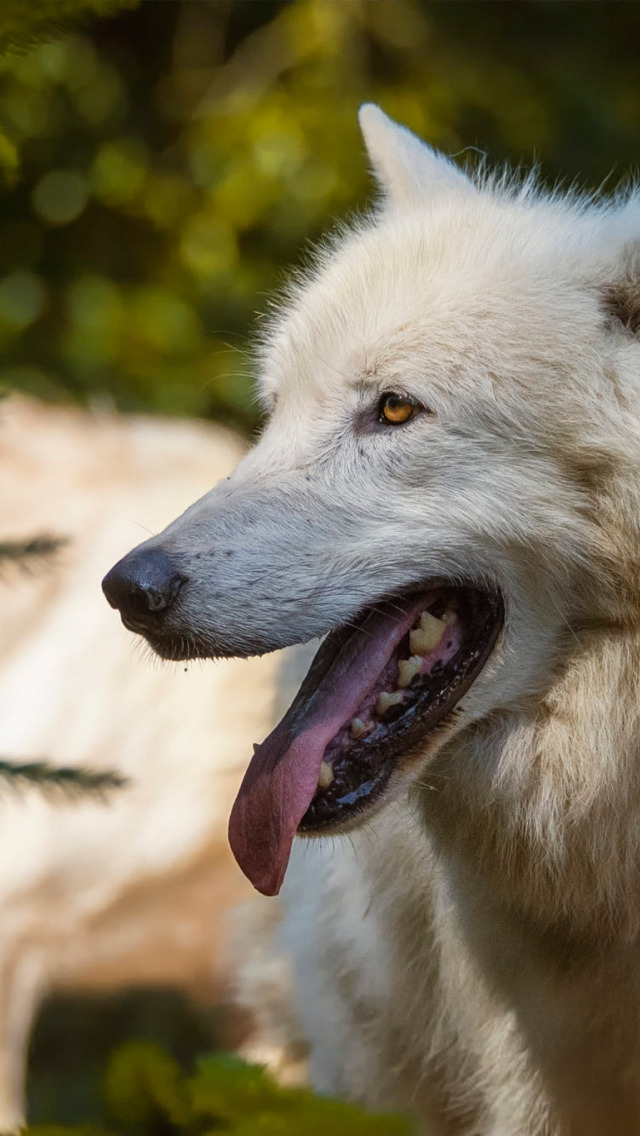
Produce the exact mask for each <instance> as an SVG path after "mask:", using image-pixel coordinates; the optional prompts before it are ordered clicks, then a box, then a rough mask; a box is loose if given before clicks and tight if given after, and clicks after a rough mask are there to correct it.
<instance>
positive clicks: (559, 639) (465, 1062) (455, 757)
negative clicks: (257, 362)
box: [151, 108, 640, 1136]
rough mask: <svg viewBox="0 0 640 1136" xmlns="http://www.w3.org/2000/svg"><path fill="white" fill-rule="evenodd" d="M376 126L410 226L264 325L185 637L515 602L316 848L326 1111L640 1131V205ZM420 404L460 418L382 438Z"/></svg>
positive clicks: (426, 421)
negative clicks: (449, 604) (362, 1108)
mask: <svg viewBox="0 0 640 1136" xmlns="http://www.w3.org/2000/svg"><path fill="white" fill-rule="evenodd" d="M362 124H363V128H364V133H365V141H366V143H367V147H368V149H369V152H370V157H371V161H372V164H373V166H374V169H375V170H376V172H377V176H378V177H379V178H380V180H381V182H382V191H383V196H382V203H381V206H380V207H379V209H378V210H377V211H376V213H375V214H374V215H373V216H372V217H370V218H368V219H364V220H362V221H360V222H359V223H357V224H356V225H355V226H354V227H353V228H352V229H351V230H350V231H348V232H347V233H345V234H342V235H341V236H340V237H338V238H336V239H334V240H332V241H330V242H329V243H328V244H327V246H326V247H325V248H324V250H323V251H322V252H321V253H320V255H319V257H318V262H317V267H316V269H315V270H314V271H313V272H312V273H311V274H310V275H309V278H308V279H307V280H306V281H305V282H304V283H303V284H302V286H300V287H297V288H295V289H292V291H291V294H290V297H289V300H288V302H287V303H286V304H285V306H284V309H283V311H282V313H281V314H280V316H279V317H278V318H277V319H276V320H275V321H274V322H273V324H272V326H271V328H270V329H269V332H268V334H267V335H266V336H265V340H264V345H263V350H262V354H261V389H262V394H263V398H264V401H265V404H266V406H267V407H268V408H269V409H270V410H271V415H270V421H269V424H268V426H267V428H266V430H265V432H264V434H263V436H262V438H261V439H260V441H259V442H258V444H257V445H256V447H255V448H254V450H253V451H252V452H251V453H250V454H249V455H248V456H247V457H246V458H245V459H244V460H243V462H242V463H241V464H240V466H239V467H238V469H237V470H236V472H235V473H234V474H233V476H232V477H231V479H230V480H229V481H227V482H225V483H224V484H223V485H222V486H220V487H218V488H217V489H215V490H214V491H212V493H211V494H209V495H208V496H207V497H205V498H203V500H202V501H201V502H199V503H198V504H197V505H195V506H193V507H192V509H191V510H189V511H188V512H187V513H186V514H185V515H184V517H182V518H180V519H179V520H178V521H176V522H175V523H174V524H173V525H172V526H170V528H169V529H168V530H167V531H166V533H165V534H162V536H161V537H159V538H156V540H155V541H152V542H151V543H156V544H157V543H160V544H161V545H162V546H163V547H165V548H166V549H167V551H168V552H169V554H170V555H172V556H173V557H174V558H175V560H176V562H177V563H178V564H179V565H180V566H181V567H182V569H183V571H184V573H185V574H186V575H187V576H188V577H189V584H188V586H187V588H186V590H185V594H184V596H182V594H181V598H180V604H179V605H178V609H177V610H176V611H175V613H173V614H172V616H171V620H172V628H173V631H174V632H175V633H178V634H182V633H185V634H191V633H193V634H197V635H198V637H199V640H198V641H199V644H200V647H201V650H202V653H206V652H207V651H209V653H215V652H216V650H220V649H224V650H227V651H232V652H233V651H236V652H238V653H248V652H250V651H255V650H269V649H271V648H273V647H276V646H281V645H284V644H286V643H291V642H296V641H301V640H305V639H308V638H310V637H311V636H313V635H318V634H322V633H323V632H325V631H326V630H327V629H328V628H329V627H331V626H334V625H335V624H337V623H340V622H342V621H344V620H348V619H349V618H350V617H352V616H353V614H354V613H355V612H357V611H358V610H359V609H360V608H361V607H362V605H363V604H367V603H372V602H375V600H376V599H377V598H379V597H380V596H382V595H385V594H390V593H391V594H393V593H395V592H397V591H400V590H402V589H403V588H405V587H407V586H410V585H414V586H415V585H416V584H417V583H419V582H420V581H423V580H428V579H430V578H432V577H437V578H441V577H444V578H445V579H449V580H451V581H460V580H462V581H464V580H468V579H469V578H471V579H473V580H475V581H478V582H485V583H487V584H489V585H491V586H493V587H495V588H498V589H500V591H501V593H502V595H503V597H504V600H505V604H506V622H505V626H504V631H503V634H502V636H501V639H500V641H499V643H498V646H497V648H496V649H495V650H494V652H493V655H492V657H491V659H490V661H489V662H488V664H487V665H486V666H485V668H484V670H483V671H482V673H481V674H480V676H479V678H478V679H477V680H476V682H475V683H474V685H473V686H472V687H471V689H470V691H469V692H468V694H467V695H466V696H465V697H464V699H463V701H462V704H461V708H460V711H461V712H460V713H459V715H458V717H457V718H456V721H455V724H454V726H453V727H451V729H450V730H449V732H448V734H447V736H446V737H445V738H443V739H441V742H440V745H439V748H437V749H436V751H435V752H434V749H433V746H432V745H431V746H430V745H429V744H428V743H427V741H425V757H424V761H423V762H422V764H420V763H418V764H417V765H416V764H415V763H414V764H412V765H410V766H408V767H407V768H404V769H401V770H400V771H399V773H398V775H397V776H396V778H395V781H394V785H393V794H392V799H390V800H389V801H388V803H387V807H386V808H385V809H384V810H383V811H381V812H379V813H378V814H377V815H375V816H371V817H370V818H369V820H368V821H366V822H364V823H363V824H362V826H361V827H360V828H359V829H358V830H356V831H354V832H352V833H351V834H350V836H349V838H348V839H347V838H345V837H337V838H335V839H334V840H332V841H329V842H326V841H317V842H300V843H298V844H297V845H296V846H295V849H294V855H293V858H292V862H291V865H290V868H289V872H288V876H287V878H286V881H285V886H284V890H283V901H284V909H285V916H284V925H283V930H282V937H281V943H280V949H283V950H286V951H287V952H289V953H290V955H291V958H292V960H293V966H294V972H295V974H296V976H297V997H298V1004H299V1015H300V1022H301V1027H302V1031H303V1033H304V1034H305V1036H306V1037H307V1039H308V1041H309V1045H310V1054H311V1068H312V1073H313V1078H314V1081H315V1083H316V1084H317V1085H318V1087H319V1088H321V1089H322V1090H323V1091H327V1092H332V1093H339V1094H345V1095H347V1096H349V1097H351V1098H354V1099H357V1100H360V1101H363V1102H364V1103H365V1104H367V1105H369V1106H371V1107H406V1108H413V1109H415V1110H416V1112H417V1113H418V1115H419V1116H420V1117H421V1118H422V1119H423V1121H424V1122H425V1124H428V1122H430V1124H431V1127H429V1128H428V1130H429V1132H431V1133H438V1134H444V1133H447V1134H451V1133H458V1134H464V1136H473V1134H475V1136H543V1134H544V1136H549V1134H554V1136H560V1134H561V1136H595V1134H598V1136H602V1134H603V1133H605V1132H606V1133H608V1132H615V1133H616V1134H617V1136H631V1134H632V1133H637V1132H638V1131H640V967H639V963H640V939H639V936H640V714H639V705H640V700H639V694H640V690H639V686H640V678H639V676H640V638H639V618H640V569H639V565H640V398H639V396H640V344H639V343H638V340H637V338H636V337H635V335H634V330H635V329H636V328H637V327H638V323H639V321H640V284H639V280H640V257H639V255H638V248H639V247H640V200H639V199H638V197H637V195H636V196H634V195H630V196H628V197H627V198H626V199H624V200H619V201H618V202H613V203H599V202H591V201H588V200H583V199H580V198H578V197H573V198H572V197H566V196H563V195H561V194H551V195H549V194H545V193H542V192H538V191H537V190H536V188H535V186H534V185H533V184H532V183H531V182H530V181H529V182H526V183H525V184H524V185H518V184H511V183H509V182H508V180H505V179H504V178H502V179H500V178H498V179H495V180H493V181H492V180H491V179H489V178H486V177H477V178H475V179H467V178H465V176H464V175H463V174H461V173H460V171H456V170H455V169H454V168H453V167H452V166H451V164H450V163H449V162H448V161H447V160H446V159H444V158H442V157H439V156H437V155H435V154H434V153H433V152H432V151H431V150H429V149H428V148H426V147H424V146H422V144H421V143H420V142H419V141H418V140H417V139H416V138H414V137H412V136H411V135H409V134H408V133H407V132H406V131H405V130H404V129H403V128H401V127H398V126H396V125H395V124H393V123H392V122H390V121H389V120H388V119H386V117H385V116H383V115H382V113H381V112H380V111H378V110H376V109H375V108H367V109H366V110H364V111H363V114H362ZM388 390H392V391H393V390H402V391H405V392H407V393H409V394H410V395H412V396H414V397H415V398H417V399H419V400H420V401H421V402H422V403H423V404H424V405H425V406H426V407H428V408H429V410H430V411H431V413H430V414H423V415H422V416H420V417H418V418H417V419H416V420H415V421H414V422H412V423H410V424H409V425H408V426H406V427H403V428H398V429H387V430H379V429H376V428H375V425H374V422H375V407H376V405H377V402H378V399H379V397H380V394H381V393H382V392H384V391H388ZM363 423H364V425H363ZM211 548H218V549H220V550H222V549H224V550H225V552H228V553H229V554H231V555H233V558H234V559H233V563H234V572H233V578H232V579H231V578H229V574H228V572H227V573H225V570H224V558H223V557H222V555H221V556H220V557H215V556H214V557H211V556H210V557H209V558H208V559H207V561H206V564H205V563H204V561H203V559H202V558H200V559H196V557H195V552H196V550H197V551H199V552H200V553H202V552H203V551H204V550H205V549H211ZM213 592H215V593H216V595H217V600H216V603H215V604H212V603H211V601H210V596H211V595H212V593H213Z"/></svg>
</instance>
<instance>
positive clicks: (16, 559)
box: [0, 535, 67, 568]
mask: <svg viewBox="0 0 640 1136" xmlns="http://www.w3.org/2000/svg"><path fill="white" fill-rule="evenodd" d="M66 543H67V542H66V540H65V539H64V537H58V536H46V535H43V536H34V537H30V538H29V540H5V541H0V568H1V567H2V565H3V564H4V563H5V562H7V561H8V562H9V563H12V564H19V565H20V567H22V568H27V567H31V565H32V564H34V563H35V562H37V561H42V560H48V559H49V558H50V557H52V556H54V555H55V553H56V552H58V551H59V550H60V549H61V548H62V547H63V545H65V544H66Z"/></svg>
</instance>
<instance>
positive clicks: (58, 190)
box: [32, 170, 88, 225]
mask: <svg viewBox="0 0 640 1136" xmlns="http://www.w3.org/2000/svg"><path fill="white" fill-rule="evenodd" d="M87 199H88V189H87V182H86V180H85V178H84V177H83V176H82V174H81V173H79V172H78V171H77V170H51V171H50V172H49V173H48V174H45V175H44V177H43V178H41V179H40V181H39V182H38V184H37V185H36V187H35V189H34V191H33V197H32V201H33V207H34V209H35V211H36V213H38V215H39V216H40V217H41V218H42V220H43V221H46V222H47V223H48V224H49V225H68V224H69V222H70V221H75V219H76V217H79V216H80V214H81V213H82V212H83V211H84V209H85V207H86V204H87Z"/></svg>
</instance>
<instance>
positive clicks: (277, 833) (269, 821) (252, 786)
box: [229, 594, 427, 895]
mask: <svg viewBox="0 0 640 1136" xmlns="http://www.w3.org/2000/svg"><path fill="white" fill-rule="evenodd" d="M426 602H427V598H426V597H425V596H424V594H423V595H422V596H421V597H420V599H419V600H418V599H414V600H413V602H412V604H411V605H408V604H406V605H404V606H405V610H404V611H401V610H399V607H398V604H397V603H396V604H394V605H393V607H391V606H390V605H386V604H385V605H383V606H381V607H380V608H379V609H377V611H376V612H371V613H370V614H369V615H368V617H367V618H366V620H365V622H364V623H363V625H362V627H361V628H360V629H359V630H358V631H355V632H354V633H353V634H352V635H350V636H349V638H348V639H347V641H346V643H344V644H343V646H342V648H341V649H340V650H339V652H338V654H337V656H336V658H335V659H334V661H333V662H332V663H331V665H330V667H329V669H328V671H327V672H326V674H325V675H324V676H323V678H322V679H321V680H320V681H319V683H318V685H317V686H315V687H314V688H313V689H312V690H311V692H309V691H308V690H307V687H306V683H304V684H303V686H302V689H301V691H300V693H299V694H298V695H297V697H296V698H295V700H294V702H293V703H292V705H291V707H290V708H289V710H288V711H287V713H286V714H285V716H284V718H283V719H282V721H281V722H280V723H279V724H278V725H277V726H276V728H275V730H273V732H272V733H271V734H269V737H268V738H267V739H266V741H264V742H263V744H262V745H261V746H256V747H255V752H254V756H253V759H252V761H251V764H250V765H249V768H248V769H247V772H246V773H245V776H244V780H243V782H242V785H241V786H240V791H239V793H238V796H237V798H236V801H235V804H234V806H233V809H232V811H231V817H230V820H229V842H230V844H231V848H232V850H233V854H234V856H235V858H236V860H237V861H238V864H239V865H240V867H241V868H242V871H243V872H244V874H245V875H246V876H247V877H248V878H249V879H250V880H251V883H252V884H253V886H254V887H255V888H257V890H258V891H261V892H262V893H263V895H277V894H278V892H279V891H280V887H281V885H282V881H283V879H284V874H285V872H286V870H287V864H288V863H289V855H290V852H291V844H292V841H293V838H294V836H295V833H296V829H297V827H298V825H299V823H300V821H301V820H302V818H303V816H304V814H305V813H306V811H307V809H308V808H309V805H310V803H311V800H312V798H313V795H314V793H315V791H316V788H317V785H318V777H319V775H320V765H321V763H322V758H323V755H324V751H325V749H326V747H327V745H328V743H329V742H330V741H331V739H332V738H333V737H335V735H336V734H337V733H338V731H339V730H340V729H341V728H342V726H344V724H345V723H346V722H348V721H349V719H350V718H352V717H353V716H354V715H355V712H356V710H357V708H358V706H359V705H360V703H361V702H362V701H363V699H364V698H365V697H366V695H367V694H368V693H369V691H370V690H371V688H372V687H373V686H374V685H375V682H376V680H377V678H378V676H379V674H380V672H381V670H382V669H383V667H384V666H385V665H386V663H387V662H388V661H389V658H390V657H391V654H392V653H393V651H394V649H395V648H396V647H397V645H398V643H399V642H400V640H401V639H402V637H403V635H405V634H406V633H407V631H408V630H409V629H410V628H411V627H412V625H413V623H414V622H415V619H416V617H417V615H418V614H419V612H420V611H422V610H423V608H424V607H425V606H426ZM321 650H322V648H321Z"/></svg>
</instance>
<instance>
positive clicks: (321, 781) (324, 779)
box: [318, 761, 335, 789]
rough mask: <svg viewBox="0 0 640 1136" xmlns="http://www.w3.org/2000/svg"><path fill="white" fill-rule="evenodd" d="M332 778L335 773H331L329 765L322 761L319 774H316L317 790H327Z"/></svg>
mask: <svg viewBox="0 0 640 1136" xmlns="http://www.w3.org/2000/svg"><path fill="white" fill-rule="evenodd" d="M334 777H335V773H334V772H333V769H332V768H331V766H330V765H329V762H328V761H323V762H322V764H321V766H320V773H319V774H318V788H319V789H328V788H329V786H330V785H331V783H332V781H333V779H334Z"/></svg>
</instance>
